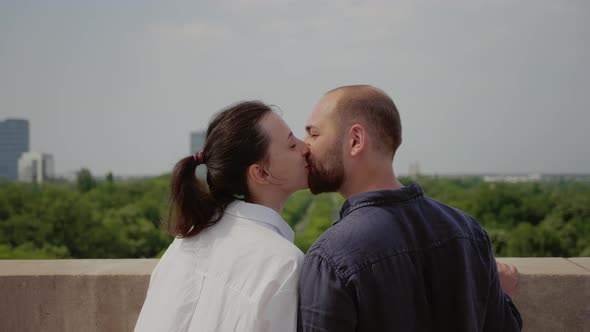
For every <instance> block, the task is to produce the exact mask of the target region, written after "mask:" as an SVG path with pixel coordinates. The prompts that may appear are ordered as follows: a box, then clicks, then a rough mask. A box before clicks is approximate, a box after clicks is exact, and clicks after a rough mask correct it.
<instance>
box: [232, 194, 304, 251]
mask: <svg viewBox="0 0 590 332" xmlns="http://www.w3.org/2000/svg"><path fill="white" fill-rule="evenodd" d="M225 213H227V214H229V215H232V216H235V217H238V218H241V219H247V220H249V221H252V222H255V223H257V224H259V225H261V226H264V227H266V228H268V229H270V230H273V231H275V232H277V233H279V234H280V235H281V236H282V237H284V238H285V239H287V240H288V241H289V242H291V243H293V240H294V239H295V232H293V229H291V227H290V226H289V225H288V224H287V223H286V222H285V220H284V219H283V218H282V217H281V216H280V215H279V214H278V213H277V212H276V211H275V210H273V209H271V208H269V207H266V206H264V205H259V204H252V203H247V202H244V201H240V200H236V201H234V202H232V203H230V204H229V205H228V206H227V208H226V209H225Z"/></svg>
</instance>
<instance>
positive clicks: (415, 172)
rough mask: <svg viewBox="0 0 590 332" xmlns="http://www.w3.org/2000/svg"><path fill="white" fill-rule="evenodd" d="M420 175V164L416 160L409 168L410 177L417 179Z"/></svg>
mask: <svg viewBox="0 0 590 332" xmlns="http://www.w3.org/2000/svg"><path fill="white" fill-rule="evenodd" d="M419 176H420V164H419V163H418V162H417V161H415V162H412V163H410V167H409V168H408V177H410V178H412V179H416V178H417V177H419Z"/></svg>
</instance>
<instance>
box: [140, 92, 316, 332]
mask: <svg viewBox="0 0 590 332" xmlns="http://www.w3.org/2000/svg"><path fill="white" fill-rule="evenodd" d="M307 151H308V150H307V146H306V145H305V144H304V143H303V142H302V141H300V140H298V139H297V138H296V137H295V136H293V133H292V132H291V130H290V129H289V127H288V126H287V124H286V123H285V122H284V121H283V120H282V119H281V117H280V116H278V115H277V114H276V113H275V112H273V111H272V109H271V108H270V107H269V106H267V105H265V104H264V103H261V102H258V101H248V102H242V103H238V104H235V105H233V106H231V107H229V108H227V109H226V110H224V111H222V112H220V113H219V114H217V115H216V116H215V117H214V118H213V119H212V121H211V122H210V123H209V128H208V129H207V137H206V142H205V146H204V149H203V152H202V153H197V154H196V155H195V156H190V157H187V158H184V159H182V160H181V161H179V162H178V164H176V166H175V168H174V172H173V175H172V180H171V196H170V201H171V210H170V211H171V213H170V217H171V218H170V219H171V220H172V221H173V222H174V224H173V233H174V235H176V238H175V239H174V241H173V242H172V244H171V245H170V247H169V248H168V250H167V251H166V253H165V254H164V256H162V258H161V260H160V262H159V263H158V265H157V266H156V268H155V270H154V271H153V273H152V275H151V279H150V285H149V289H148V293H147V297H146V300H145V303H144V305H143V308H142V309H141V313H140V315H139V319H138V321H137V324H136V326H135V331H136V332H144V331H157V332H164V331H165V332H168V331H205V332H213V331H281V332H283V331H295V330H296V318H297V288H298V279H299V273H300V267H301V264H302V260H303V253H302V252H301V251H300V250H299V249H297V247H295V246H294V245H293V237H294V233H293V230H292V229H291V228H290V227H289V226H288V225H287V223H286V222H285V221H284V220H283V219H282V218H281V216H280V214H279V213H280V211H281V209H282V207H283V205H284V203H285V201H286V200H287V198H288V197H289V195H290V194H292V193H293V192H295V191H297V190H301V189H305V188H307V174H308V170H307V163H306V159H305V155H306V153H307ZM201 164H205V165H206V166H207V184H208V187H209V188H208V189H209V190H208V191H207V190H206V188H205V185H204V184H203V183H202V182H201V181H199V180H198V179H197V178H196V176H195V170H196V168H197V166H199V165H201Z"/></svg>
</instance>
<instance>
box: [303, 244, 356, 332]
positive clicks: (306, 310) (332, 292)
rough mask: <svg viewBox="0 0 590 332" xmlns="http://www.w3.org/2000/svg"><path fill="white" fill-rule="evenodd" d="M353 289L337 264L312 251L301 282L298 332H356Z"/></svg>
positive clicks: (305, 263) (307, 258) (307, 259)
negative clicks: (338, 272)
mask: <svg viewBox="0 0 590 332" xmlns="http://www.w3.org/2000/svg"><path fill="white" fill-rule="evenodd" d="M356 312H357V310H356V306H355V301H354V295H353V292H351V291H350V290H349V289H347V288H346V286H345V284H344V283H343V282H342V280H341V279H340V277H339V276H338V275H337V273H336V271H335V270H334V268H333V266H332V265H331V264H330V263H329V262H327V261H326V259H324V258H322V257H321V256H320V255H316V254H313V253H308V255H307V256H306V257H305V260H304V263H303V270H302V273H301V279H300V282H299V315H298V321H297V326H298V328H297V330H298V331H305V332H311V331H342V332H346V331H355V330H356V325H357V318H356V317H357V316H356Z"/></svg>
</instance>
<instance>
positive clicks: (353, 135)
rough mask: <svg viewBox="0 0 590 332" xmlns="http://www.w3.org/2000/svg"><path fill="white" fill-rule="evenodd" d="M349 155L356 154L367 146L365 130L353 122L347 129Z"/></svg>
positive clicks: (353, 155)
mask: <svg viewBox="0 0 590 332" xmlns="http://www.w3.org/2000/svg"><path fill="white" fill-rule="evenodd" d="M348 136H349V148H350V152H349V153H350V156H351V157H355V156H358V155H359V154H360V153H361V152H363V151H364V150H365V148H366V146H367V138H368V137H367V131H366V130H365V127H363V126H362V125H360V124H358V123H357V124H354V125H352V127H350V130H349V131H348Z"/></svg>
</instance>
